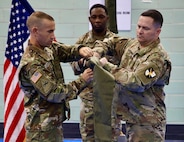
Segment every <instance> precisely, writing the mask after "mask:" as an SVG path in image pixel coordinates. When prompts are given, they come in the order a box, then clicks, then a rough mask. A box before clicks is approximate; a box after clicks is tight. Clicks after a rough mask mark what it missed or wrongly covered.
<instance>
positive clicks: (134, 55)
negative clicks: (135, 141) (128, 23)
mask: <svg viewBox="0 0 184 142" xmlns="http://www.w3.org/2000/svg"><path fill="white" fill-rule="evenodd" d="M95 46H96V51H98V52H99V53H100V54H106V53H108V52H109V51H111V52H114V54H116V55H117V58H118V59H119V60H120V61H121V62H120V64H119V65H114V64H111V63H108V64H106V65H105V66H104V68H105V69H106V70H108V71H109V72H111V73H112V75H113V76H114V78H115V82H116V87H115V94H114V96H115V97H114V100H113V105H114V107H116V106H117V104H118V103H120V105H121V110H122V111H121V112H122V116H123V120H125V121H126V122H127V123H131V124H138V125H139V124H140V125H142V124H152V125H153V126H154V128H158V129H159V131H160V133H161V135H162V138H164V132H165V124H166V108H165V103H164V99H165V92H164V86H165V85H168V84H169V78H170V72H171V62H170V59H169V57H168V55H167V53H166V52H165V51H164V49H163V47H162V45H161V44H160V39H158V40H156V41H155V42H153V43H151V44H150V45H149V46H147V47H144V48H140V47H141V46H140V44H139V42H138V41H137V39H128V38H120V37H113V38H109V39H105V40H104V42H100V41H98V42H97V43H96V45H95Z"/></svg>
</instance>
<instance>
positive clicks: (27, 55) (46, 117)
mask: <svg viewBox="0 0 184 142" xmlns="http://www.w3.org/2000/svg"><path fill="white" fill-rule="evenodd" d="M78 48H79V46H78V45H76V46H67V45H64V44H61V43H57V42H53V44H52V45H51V46H50V47H45V48H44V49H40V48H38V47H35V46H33V45H31V44H30V45H28V47H27V48H26V50H25V52H24V55H23V56H22V59H21V62H20V66H19V70H20V72H19V81H20V86H21V89H22V90H23V92H24V94H25V98H24V106H25V111H26V113H27V117H26V123H25V128H26V131H27V133H28V134H29V132H33V133H34V136H35V137H36V134H37V135H39V132H44V131H45V132H46V131H50V130H53V129H55V128H56V127H57V128H59V127H61V128H62V126H61V125H62V122H63V121H64V120H65V119H66V118H65V112H64V111H65V100H70V99H75V98H76V96H77V94H78V93H79V91H81V90H82V89H83V88H84V87H85V85H86V82H85V81H84V80H83V79H82V78H80V77H79V79H77V80H75V81H72V82H70V83H69V84H64V77H63V72H62V68H61V66H60V62H70V61H76V60H78V59H80V58H81V57H80V55H79V53H78ZM34 136H29V135H28V139H29V138H31V137H34ZM46 137H49V135H47V136H46ZM54 138H56V137H53V138H52V139H54ZM45 139H46V138H45ZM40 140H42V139H40ZM49 140H50V139H48V141H49ZM50 141H52V140H50ZM53 141H55V140H53Z"/></svg>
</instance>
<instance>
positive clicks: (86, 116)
mask: <svg viewBox="0 0 184 142" xmlns="http://www.w3.org/2000/svg"><path fill="white" fill-rule="evenodd" d="M89 13H90V16H89V21H90V23H91V26H92V30H90V31H89V32H87V33H85V34H84V35H83V36H81V37H80V38H79V39H78V41H77V42H76V43H77V44H83V45H85V46H88V47H90V48H92V47H93V46H94V43H95V41H96V40H103V39H104V38H109V37H113V36H115V34H114V33H113V32H111V31H110V30H109V29H108V28H107V23H108V20H109V16H108V11H107V8H106V7H105V6H104V5H102V4H94V5H93V6H92V7H91V8H90V11H89ZM113 59H114V57H113V55H111V56H109V60H111V61H112V62H113V63H115V62H117V61H115V60H113ZM86 63H87V62H86V59H84V58H82V59H80V60H79V61H78V62H72V63H71V66H72V68H73V70H74V73H75V75H80V74H81V73H83V71H84V70H85V69H86V68H87V65H86ZM93 95H94V94H93V83H90V84H89V85H88V86H87V87H86V88H85V89H84V90H83V91H82V92H81V93H80V95H79V96H80V98H81V101H82V102H81V110H80V133H81V137H82V140H83V142H86V141H90V142H93V141H94V135H95V134H94V133H95V132H94V113H93V107H94V104H93V103H94V98H93ZM120 123H121V122H120V119H119V121H117V124H116V126H114V127H116V129H117V130H118V131H117V132H116V133H117V134H119V135H120V134H121V135H123V133H122V131H121V129H122V128H121V124H120Z"/></svg>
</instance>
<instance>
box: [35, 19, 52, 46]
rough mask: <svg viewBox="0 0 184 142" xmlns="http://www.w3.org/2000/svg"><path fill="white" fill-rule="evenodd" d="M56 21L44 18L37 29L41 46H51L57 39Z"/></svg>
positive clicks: (37, 38) (37, 36)
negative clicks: (55, 33)
mask: <svg viewBox="0 0 184 142" xmlns="http://www.w3.org/2000/svg"><path fill="white" fill-rule="evenodd" d="M54 31H55V22H54V21H50V20H48V19H43V21H42V22H41V24H40V25H39V26H38V27H37V30H36V35H35V36H36V40H37V43H38V44H39V46H41V47H46V46H50V45H51V44H52V42H53V40H54V39H55V35H54Z"/></svg>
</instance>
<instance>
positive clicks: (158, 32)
mask: <svg viewBox="0 0 184 142" xmlns="http://www.w3.org/2000/svg"><path fill="white" fill-rule="evenodd" d="M156 33H157V35H158V36H159V35H160V33H161V28H157V32H156Z"/></svg>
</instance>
